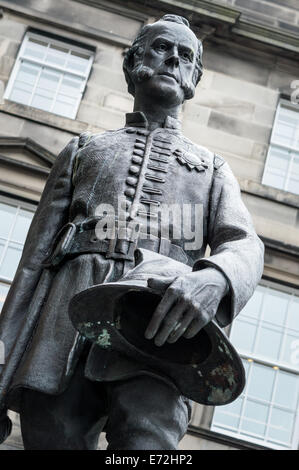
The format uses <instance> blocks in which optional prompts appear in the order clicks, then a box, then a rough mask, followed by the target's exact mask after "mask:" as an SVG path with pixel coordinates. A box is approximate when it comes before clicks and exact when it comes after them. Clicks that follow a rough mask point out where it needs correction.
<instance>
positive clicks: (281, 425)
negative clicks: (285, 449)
mask: <svg viewBox="0 0 299 470" xmlns="http://www.w3.org/2000/svg"><path fill="white" fill-rule="evenodd" d="M293 423H294V414H293V413H291V412H288V411H284V410H280V409H278V408H273V410H272V413H271V419H270V426H269V434H268V437H269V438H270V439H273V440H274V439H275V440H276V441H280V442H283V443H285V444H290V442H291V438H292V432H293Z"/></svg>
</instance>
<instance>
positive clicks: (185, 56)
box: [181, 51, 192, 62]
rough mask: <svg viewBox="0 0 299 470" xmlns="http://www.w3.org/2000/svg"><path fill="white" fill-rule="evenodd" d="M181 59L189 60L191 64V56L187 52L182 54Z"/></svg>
mask: <svg viewBox="0 0 299 470" xmlns="http://www.w3.org/2000/svg"><path fill="white" fill-rule="evenodd" d="M181 57H182V58H183V59H184V60H189V61H190V62H192V57H191V54H190V53H189V52H186V51H185V52H182V54H181Z"/></svg>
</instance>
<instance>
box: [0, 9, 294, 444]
mask: <svg viewBox="0 0 299 470" xmlns="http://www.w3.org/2000/svg"><path fill="white" fill-rule="evenodd" d="M0 8H1V10H0V16H1V17H0V91H1V104H0V148H1V151H0V212H1V217H3V219H2V220H3V224H2V220H1V221H0V225H3V227H4V226H5V227H6V228H5V229H3V230H1V229H0V250H2V251H0V299H1V300H2V301H3V299H4V298H5V295H6V293H7V291H8V289H9V284H10V282H11V279H12V277H13V272H14V270H15V268H16V266H17V262H18V259H19V256H20V253H21V247H22V243H23V242H24V238H25V234H26V231H27V229H28V226H29V223H30V220H31V217H32V214H33V212H34V209H35V207H36V205H37V203H38V201H39V198H40V194H41V192H42V189H43V186H44V184H45V181H46V178H47V176H48V174H49V171H50V168H51V166H52V163H53V161H54V159H55V157H56V155H57V154H58V153H59V151H60V150H61V149H62V148H63V147H64V146H65V145H66V144H67V142H68V141H69V140H70V139H71V138H72V137H73V136H74V135H77V134H79V133H81V132H83V131H85V130H89V131H92V132H95V133H96V132H102V131H105V130H108V129H116V128H120V127H122V126H123V124H124V114H125V113H126V112H130V111H132V104H133V99H132V97H131V96H130V95H128V93H127V87H126V83H125V79H124V76H123V73H122V60H123V53H124V51H125V49H126V48H127V47H128V46H129V45H130V44H131V41H132V39H133V38H134V37H135V36H136V33H137V32H138V31H139V30H140V28H141V27H142V25H144V24H146V23H150V22H152V21H154V20H156V19H158V18H159V17H160V16H162V15H163V14H165V13H176V14H182V15H183V16H185V17H187V18H188V19H189V21H190V23H191V27H192V29H193V30H194V31H195V32H196V34H197V35H198V37H199V38H201V39H202V40H203V45H204V56H203V62H204V68H205V71H204V75H203V78H202V80H201V82H200V84H199V86H198V88H197V91H196V95H195V98H194V99H193V100H192V101H190V102H186V103H185V105H184V108H183V112H182V115H181V119H182V125H183V132H184V134H185V135H186V136H187V137H188V138H190V139H191V140H193V141H194V142H196V143H198V144H200V145H204V146H206V147H208V148H209V149H210V150H213V151H215V152H217V153H218V154H220V155H222V156H223V157H224V158H225V159H226V160H227V161H228V163H229V164H230V166H231V168H232V170H233V172H234V174H235V175H236V177H237V178H238V181H239V184H240V187H241V191H242V196H243V200H244V202H245V204H246V206H247V207H248V209H249V211H250V213H251V214H252V217H253V220H254V224H255V227H256V231H257V233H258V234H259V236H260V237H261V238H262V240H263V241H264V243H265V247H266V255H265V269H264V276H263V280H262V282H261V286H259V288H258V291H257V294H255V297H254V298H253V300H252V302H251V303H250V305H249V307H248V308H247V310H246V311H244V312H243V313H242V314H241V317H240V320H239V321H238V322H237V323H236V326H233V328H232V330H231V332H230V334H231V338H232V341H233V342H234V343H235V345H236V347H237V349H239V351H240V354H241V355H242V357H243V359H244V365H245V366H246V371H247V373H248V378H247V379H248V385H247V389H246V391H245V392H244V394H243V395H242V397H241V398H240V399H239V401H238V402H237V403H236V404H235V405H234V406H233V407H231V408H227V409H225V407H223V408H224V409H223V410H219V409H217V410H214V409H213V408H212V407H202V406H199V405H194V409H193V416H192V421H191V423H190V429H189V433H188V435H187V436H185V438H184V439H183V441H182V442H181V446H180V447H181V449H188V450H189V449H212V450H218V449H262V448H274V449H291V448H293V449H294V448H295V449H296V448H298V441H299V430H298V428H299V418H298V416H297V415H296V413H297V409H298V382H299V379H298V371H299V369H298V366H299V297H298V295H299V264H298V257H299V213H298V208H299V92H298V93H297V90H299V69H298V59H299V5H298V2H297V0H278V1H274V0H210V1H208V0H193V1H192V0H187V1H184V2H182V1H180V0H151V1H148V0H142V1H138V0H135V1H134V0H131V1H126V0H124V1H113V2H111V1H105V0H81V1H80V0H39V1H37V0H10V1H2V0H0ZM26 41H27V42H26ZM26 48H27V49H26ZM47 74H48V75H47ZM42 79H43V80H44V85H43V86H42V85H40V84H41V83H42V82H41V80H42ZM51 87H53V90H54V88H55V87H56V88H55V90H54V91H53V90H52V89H51ZM74 96H75V97H76V99H73V98H74ZM12 221H14V222H12ZM9 224H14V225H11V229H10V230H9V229H8V228H7V227H8V226H9V227H10V225H9ZM16 227H17V228H18V230H17V228H16ZM15 231H18V232H20V233H19V235H18V236H17V235H13V234H14V233H15ZM1 263H2V264H1ZM290 390H292V392H291V394H290V393H289V391H290ZM287 392H288V393H287ZM287 394H288V397H286V395H287ZM220 408H222V407H220ZM14 419H15V426H14V432H13V434H12V436H11V437H10V438H9V440H8V441H7V442H6V443H5V444H4V445H2V446H0V449H1V447H2V449H8V448H22V442H21V437H20V432H19V426H18V418H17V416H14ZM100 445H101V447H102V448H104V447H105V441H104V440H102V441H101V443H100Z"/></svg>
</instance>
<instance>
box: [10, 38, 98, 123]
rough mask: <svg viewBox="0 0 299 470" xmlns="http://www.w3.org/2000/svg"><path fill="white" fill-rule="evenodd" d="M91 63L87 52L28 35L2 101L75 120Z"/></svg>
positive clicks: (52, 40) (86, 50) (54, 40)
mask: <svg viewBox="0 0 299 470" xmlns="http://www.w3.org/2000/svg"><path fill="white" fill-rule="evenodd" d="M92 60H93V56H92V52H91V51H89V50H88V49H83V48H80V47H76V46H72V45H70V44H67V43H63V42H61V41H58V40H56V39H51V38H47V37H46V36H42V35H38V34H35V33H31V32H29V33H27V34H26V36H25V38H24V41H23V43H22V46H21V48H20V52H19V54H18V57H17V60H16V63H15V66H14V69H13V71H12V74H11V77H10V80H9V82H8V85H7V88H6V91H5V94H4V98H5V99H8V100H11V101H16V102H17V103H22V104H25V105H28V106H33V107H34V108H38V109H43V110H44V111H49V112H51V113H54V114H58V115H60V116H65V117H68V118H71V119H75V117H76V114H77V110H78V107H79V104H80V101H81V98H82V94H83V91H84V88H85V85H86V81H87V78H88V75H89V72H90V69H91V65H92Z"/></svg>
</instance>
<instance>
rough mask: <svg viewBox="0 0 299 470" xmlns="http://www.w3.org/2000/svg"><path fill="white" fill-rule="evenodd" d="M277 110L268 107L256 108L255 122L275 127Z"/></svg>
mask: <svg viewBox="0 0 299 470" xmlns="http://www.w3.org/2000/svg"><path fill="white" fill-rule="evenodd" d="M275 113H276V108H269V107H268V106H258V105H256V106H255V110H254V114H253V121H254V122H255V123H258V124H262V125H263V126H266V127H271V128H272V127H273V124H274V119H275Z"/></svg>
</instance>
